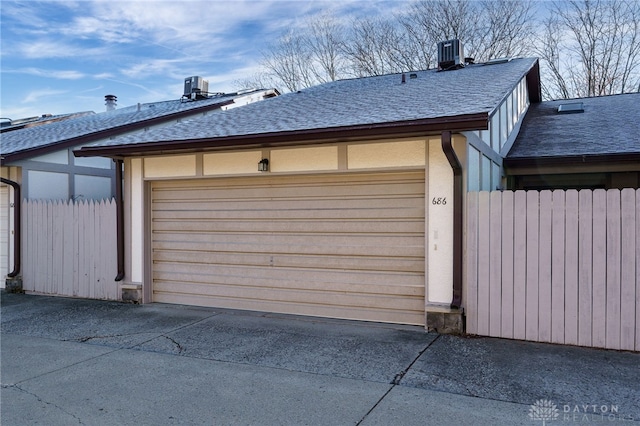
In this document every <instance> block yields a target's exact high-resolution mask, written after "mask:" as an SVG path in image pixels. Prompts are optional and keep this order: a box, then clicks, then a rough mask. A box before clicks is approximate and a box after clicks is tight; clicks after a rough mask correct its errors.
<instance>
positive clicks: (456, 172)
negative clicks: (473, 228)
mask: <svg viewBox="0 0 640 426" xmlns="http://www.w3.org/2000/svg"><path fill="white" fill-rule="evenodd" d="M441 140H442V151H443V152H444V155H445V156H446V157H447V160H449V165H451V169H452V170H453V298H452V300H451V308H453V309H458V308H460V306H461V305H462V201H463V200H462V165H461V164H460V160H458V156H457V155H456V152H455V151H454V149H453V145H452V144H451V132H450V131H444V132H442V138H441Z"/></svg>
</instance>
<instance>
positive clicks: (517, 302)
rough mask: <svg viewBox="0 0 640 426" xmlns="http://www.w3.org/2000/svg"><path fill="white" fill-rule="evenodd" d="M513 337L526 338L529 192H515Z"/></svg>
mask: <svg viewBox="0 0 640 426" xmlns="http://www.w3.org/2000/svg"><path fill="white" fill-rule="evenodd" d="M513 210H514V225H513V228H514V239H513V242H514V250H513V304H514V308H513V337H514V338H516V339H525V338H526V337H527V330H526V303H527V279H526V273H527V193H526V192H524V191H518V192H516V193H515V194H514V208H513Z"/></svg>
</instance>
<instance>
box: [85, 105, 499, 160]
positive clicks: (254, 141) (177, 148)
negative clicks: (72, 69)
mask: <svg viewBox="0 0 640 426" xmlns="http://www.w3.org/2000/svg"><path fill="white" fill-rule="evenodd" d="M488 123H489V116H488V114H487V113H476V114H467V115H459V116H451V117H437V118H429V119H420V120H409V121H396V122H387V123H374V124H362V125H354V126H341V127H330V128H320V129H303V130H292V131H284V132H272V133H259V134H245V135H237V136H224V137H214V138H199V139H187V140H171V141H160V142H141V143H134V144H129V145H115V146H96V147H83V148H81V149H79V150H76V151H74V155H75V156H76V157H96V156H100V157H112V158H122V157H127V156H138V155H154V154H164V153H178V152H198V151H211V150H222V149H226V150H228V149H236V148H251V147H256V148H257V147H277V146H291V145H301V144H302V145H304V144H321V143H333V142H341V141H355V140H365V139H366V140H372V139H386V138H392V137H412V136H425V135H428V134H438V133H441V132H443V131H450V132H464V131H473V130H487V129H488Z"/></svg>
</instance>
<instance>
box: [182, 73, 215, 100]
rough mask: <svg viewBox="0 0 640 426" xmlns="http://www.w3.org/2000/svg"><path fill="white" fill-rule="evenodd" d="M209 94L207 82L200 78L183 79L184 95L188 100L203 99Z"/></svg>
mask: <svg viewBox="0 0 640 426" xmlns="http://www.w3.org/2000/svg"><path fill="white" fill-rule="evenodd" d="M208 92H209V82H208V81H207V80H204V79H203V78H202V77H199V76H193V77H187V78H185V79H184V95H183V96H185V97H188V98H190V99H203V98H206V97H207V93H208Z"/></svg>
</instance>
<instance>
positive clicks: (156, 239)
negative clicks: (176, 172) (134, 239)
mask: <svg viewBox="0 0 640 426" xmlns="http://www.w3.org/2000/svg"><path fill="white" fill-rule="evenodd" d="M424 243H425V175H424V169H422V170H416V171H403V172H379V173H331V174H308V175H299V174H297V175H280V176H277V175H272V174H269V175H267V174H263V175H260V176H251V177H228V178H224V177H221V178H203V179H182V180H161V181H154V182H152V183H151V252H152V253H151V259H152V294H153V296H152V298H153V301H155V302H163V303H176V304H188V305H200V306H209V307H223V308H233V309H248V310H256V311H266V312H277V313H288V314H301V315H312V316H321V317H331V318H346V319H355V320H366V321H379V322H391V323H402V324H420V325H424V320H425V319H424V309H425V308H424V306H425V290H424V289H425V273H424V270H425V261H424V259H425V245H424Z"/></svg>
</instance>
